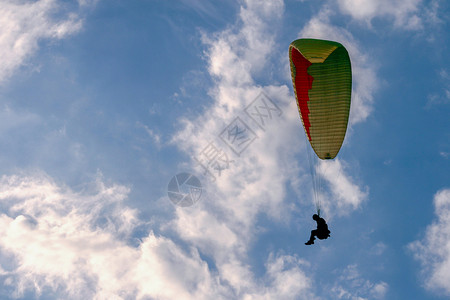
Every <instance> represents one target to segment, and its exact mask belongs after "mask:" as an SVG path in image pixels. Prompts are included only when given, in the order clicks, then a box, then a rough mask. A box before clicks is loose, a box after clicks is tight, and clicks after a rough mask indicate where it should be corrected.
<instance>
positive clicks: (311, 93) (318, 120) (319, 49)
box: [289, 39, 352, 159]
mask: <svg viewBox="0 0 450 300" xmlns="http://www.w3.org/2000/svg"><path fill="white" fill-rule="evenodd" d="M289 59H290V65H291V76H292V83H293V86H294V91H295V96H296V99H297V105H298V109H299V112H300V116H301V119H302V123H303V127H304V129H305V133H306V136H307V138H308V140H309V142H310V144H311V147H312V148H313V149H314V152H315V153H316V154H317V156H318V157H319V158H320V159H333V158H335V157H336V155H337V154H338V152H339V150H340V148H341V146H342V143H343V141H344V137H345V133H346V130H347V124H348V118H349V112H350V98H351V90H352V72H351V65H350V58H349V56H348V53H347V50H346V49H345V48H344V46H342V45H341V44H340V43H337V42H332V41H325V40H316V39H299V40H295V41H293V42H292V43H291V44H290V46H289Z"/></svg>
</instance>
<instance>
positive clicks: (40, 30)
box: [0, 0, 92, 82]
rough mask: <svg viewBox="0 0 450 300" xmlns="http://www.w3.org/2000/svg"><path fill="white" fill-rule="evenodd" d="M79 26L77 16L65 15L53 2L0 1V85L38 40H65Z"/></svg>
mask: <svg viewBox="0 0 450 300" xmlns="http://www.w3.org/2000/svg"><path fill="white" fill-rule="evenodd" d="M91 2H92V1H81V2H80V5H82V6H83V5H88V4H90V3H91ZM81 26H82V21H81V18H80V16H79V15H78V14H77V13H75V12H65V10H64V4H62V3H61V2H59V1H57V0H39V1H8V0H2V1H0V57H2V59H1V61H0V82H3V81H5V80H6V79H8V78H9V77H10V76H11V75H12V73H13V72H14V71H15V70H16V69H17V68H19V67H20V66H22V65H24V64H25V63H26V60H27V59H28V58H29V57H30V56H31V55H32V54H33V53H34V52H35V51H36V50H37V49H38V48H39V42H40V41H41V40H44V39H50V40H51V39H62V38H65V37H67V36H69V35H70V34H73V33H75V32H77V31H79V30H80V29H81Z"/></svg>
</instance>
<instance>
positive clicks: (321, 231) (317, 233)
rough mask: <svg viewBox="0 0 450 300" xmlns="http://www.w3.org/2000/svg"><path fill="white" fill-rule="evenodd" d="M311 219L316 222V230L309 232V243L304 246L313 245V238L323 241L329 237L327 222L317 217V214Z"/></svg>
mask: <svg viewBox="0 0 450 300" xmlns="http://www.w3.org/2000/svg"><path fill="white" fill-rule="evenodd" d="M312 218H313V220H314V221H316V222H317V229H315V230H311V237H310V238H309V241H307V242H306V243H305V245H312V244H314V240H315V237H317V238H318V239H320V240H324V239H327V238H329V237H330V231H329V230H328V225H327V222H325V220H324V219H322V218H321V217H319V215H317V214H314V215H313V216H312Z"/></svg>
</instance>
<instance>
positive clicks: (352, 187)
mask: <svg viewBox="0 0 450 300" xmlns="http://www.w3.org/2000/svg"><path fill="white" fill-rule="evenodd" d="M344 170H345V168H344V166H343V162H341V160H339V159H338V158H336V159H334V160H332V161H321V163H320V164H319V166H318V172H319V174H320V175H322V176H323V177H324V178H325V180H326V181H328V182H329V185H330V190H331V199H329V200H328V201H326V202H325V203H323V204H322V205H323V206H324V207H325V208H326V211H329V212H337V214H342V215H345V214H348V213H349V212H351V211H353V210H354V209H356V208H358V207H359V206H360V205H361V203H362V202H363V201H365V200H366V199H367V196H368V188H367V187H366V188H365V190H361V187H360V186H358V185H357V184H355V183H353V182H352V178H351V177H350V176H348V175H346V174H345V172H344Z"/></svg>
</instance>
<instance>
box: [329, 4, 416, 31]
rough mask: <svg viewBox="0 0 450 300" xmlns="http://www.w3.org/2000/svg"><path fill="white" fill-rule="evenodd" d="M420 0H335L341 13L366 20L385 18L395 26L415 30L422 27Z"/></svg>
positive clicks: (369, 21)
mask: <svg viewBox="0 0 450 300" xmlns="http://www.w3.org/2000/svg"><path fill="white" fill-rule="evenodd" d="M421 2H422V0H381V1H380V0H377V1H374V0H337V3H338V6H339V8H340V10H341V11H342V13H344V14H348V15H350V16H351V17H352V18H354V19H356V20H358V21H361V22H367V23H368V24H369V25H370V23H371V22H372V20H373V19H374V18H377V17H380V18H387V19H391V20H392V21H393V24H394V26H395V27H397V28H402V29H411V30H417V29H421V28H422V23H423V21H422V19H421V17H420V14H419V12H420V10H421V7H420V4H421Z"/></svg>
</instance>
